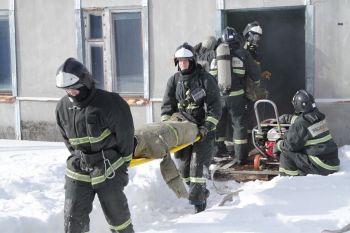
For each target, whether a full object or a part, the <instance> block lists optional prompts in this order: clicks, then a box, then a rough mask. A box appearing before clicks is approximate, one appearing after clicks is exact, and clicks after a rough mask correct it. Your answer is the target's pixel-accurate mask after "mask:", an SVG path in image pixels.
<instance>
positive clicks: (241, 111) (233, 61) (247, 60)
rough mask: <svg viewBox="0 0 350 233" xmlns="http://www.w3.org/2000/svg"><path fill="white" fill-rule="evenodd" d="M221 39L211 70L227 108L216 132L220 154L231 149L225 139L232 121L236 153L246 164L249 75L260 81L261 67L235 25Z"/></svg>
mask: <svg viewBox="0 0 350 233" xmlns="http://www.w3.org/2000/svg"><path fill="white" fill-rule="evenodd" d="M221 40H222V42H223V43H222V44H220V45H219V46H218V48H217V49H216V59H215V60H213V62H212V64H211V74H214V75H216V76H217V79H218V83H219V88H220V94H221V104H222V108H223V109H222V117H221V119H220V121H219V123H218V126H217V132H216V134H217V135H216V141H217V146H218V152H217V154H218V155H220V154H225V153H227V149H226V145H225V143H224V142H225V140H226V139H227V137H226V128H227V126H228V123H227V122H228V121H231V123H232V128H233V144H234V154H235V156H236V157H237V159H238V163H239V164H245V163H247V157H248V145H247V143H248V135H247V119H246V116H247V112H246V105H247V99H246V96H245V89H246V79H247V77H248V76H249V78H250V79H252V80H253V81H254V82H255V84H256V85H258V84H259V82H260V67H259V66H258V65H257V63H256V62H255V61H254V59H253V58H252V56H251V55H250V54H249V52H248V51H247V50H245V49H243V48H242V43H243V38H242V37H241V35H240V34H239V33H238V32H237V31H236V30H235V29H234V28H231V27H226V28H225V29H224V30H223V32H222V36H221Z"/></svg>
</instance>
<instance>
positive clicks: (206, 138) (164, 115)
mask: <svg viewBox="0 0 350 233" xmlns="http://www.w3.org/2000/svg"><path fill="white" fill-rule="evenodd" d="M174 62H175V66H178V70H179V71H178V72H177V73H175V74H174V75H173V76H171V77H170V78H169V80H168V83H167V87H166V90H165V93H164V98H163V103H162V107H161V119H162V121H166V120H169V119H170V116H171V115H172V114H173V113H175V112H180V113H181V115H182V116H184V117H185V118H186V119H187V120H189V121H191V122H193V123H195V124H196V125H197V126H198V129H199V134H200V136H201V140H200V141H198V142H196V143H194V144H193V146H189V147H186V148H185V149H183V150H181V151H180V152H177V153H175V157H176V158H177V159H178V162H179V170H180V174H181V176H182V178H183V179H184V180H185V181H186V183H187V184H188V185H189V201H190V204H192V205H194V206H195V212H196V213H198V212H201V211H203V210H205V208H206V199H207V198H208V195H209V191H208V190H207V189H206V178H205V177H203V166H209V163H210V161H211V159H212V155H213V151H214V139H215V135H214V130H215V127H216V124H217V123H218V121H219V119H220V116H221V104H220V96H219V88H218V85H217V83H216V80H215V78H214V77H213V76H211V75H210V74H209V73H208V72H206V71H205V70H204V69H203V68H202V67H201V66H200V65H198V64H197V62H196V58H195V53H194V49H193V47H192V46H190V45H189V44H187V43H184V44H183V45H181V46H180V47H178V48H177V50H176V52H175V57H174Z"/></svg>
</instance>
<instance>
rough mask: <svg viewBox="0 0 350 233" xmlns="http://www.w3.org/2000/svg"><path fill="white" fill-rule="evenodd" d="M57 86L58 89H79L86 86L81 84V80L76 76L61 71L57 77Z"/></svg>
mask: <svg viewBox="0 0 350 233" xmlns="http://www.w3.org/2000/svg"><path fill="white" fill-rule="evenodd" d="M56 86H57V87H58V88H72V89H78V88H80V87H82V86H84V85H83V84H81V83H80V82H79V78H78V77H77V76H75V75H74V74H71V73H66V72H63V71H60V72H59V73H58V74H57V75H56Z"/></svg>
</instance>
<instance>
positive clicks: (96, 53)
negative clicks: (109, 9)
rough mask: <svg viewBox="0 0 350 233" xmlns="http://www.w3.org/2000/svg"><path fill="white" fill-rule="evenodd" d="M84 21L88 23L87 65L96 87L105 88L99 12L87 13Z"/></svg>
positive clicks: (100, 16) (102, 42)
mask: <svg viewBox="0 0 350 233" xmlns="http://www.w3.org/2000/svg"><path fill="white" fill-rule="evenodd" d="M85 21H86V24H87V25H90V26H89V27H88V28H86V33H87V36H86V37H87V39H86V43H87V55H88V57H89V59H88V61H89V62H88V67H89V68H90V71H91V74H92V77H93V79H94V81H95V84H96V87H97V88H100V89H105V80H104V66H103V48H104V41H103V31H102V15H101V13H99V12H92V13H89V14H88V16H87V17H85Z"/></svg>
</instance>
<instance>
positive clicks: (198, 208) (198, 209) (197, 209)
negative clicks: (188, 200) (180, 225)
mask: <svg viewBox="0 0 350 233" xmlns="http://www.w3.org/2000/svg"><path fill="white" fill-rule="evenodd" d="M205 208H207V201H204V203H203V204H200V205H195V206H194V213H195V214H198V213H199V212H202V211H204V210H205Z"/></svg>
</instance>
